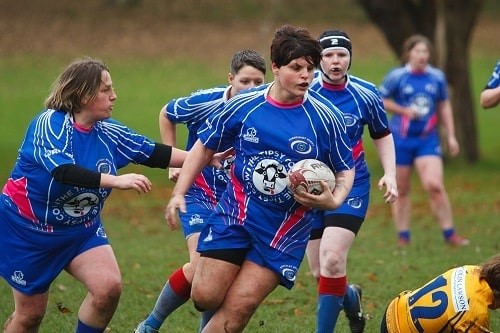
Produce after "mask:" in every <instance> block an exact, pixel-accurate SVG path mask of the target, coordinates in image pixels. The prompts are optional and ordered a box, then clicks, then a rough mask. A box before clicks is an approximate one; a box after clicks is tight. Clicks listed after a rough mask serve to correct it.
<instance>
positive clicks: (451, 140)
mask: <svg viewBox="0 0 500 333" xmlns="http://www.w3.org/2000/svg"><path fill="white" fill-rule="evenodd" d="M448 151H449V153H450V156H451V157H455V156H457V155H458V153H459V152H460V146H459V145H458V141H457V138H455V137H454V136H450V137H448Z"/></svg>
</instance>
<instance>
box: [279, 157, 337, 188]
mask: <svg viewBox="0 0 500 333" xmlns="http://www.w3.org/2000/svg"><path fill="white" fill-rule="evenodd" d="M321 181H325V182H327V184H328V187H329V188H330V191H333V189H334V188H335V174H334V173H333V171H332V170H331V169H330V168H329V167H328V165H326V164H325V163H323V162H322V161H319V160H316V159H305V160H300V161H298V162H297V163H295V164H294V165H293V167H292V168H291V169H290V171H289V172H288V188H289V189H290V190H291V191H292V192H300V191H307V192H309V193H312V194H321V192H323V188H322V186H321V183H320V182H321Z"/></svg>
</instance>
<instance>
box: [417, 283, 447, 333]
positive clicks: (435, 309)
mask: <svg viewBox="0 0 500 333" xmlns="http://www.w3.org/2000/svg"><path fill="white" fill-rule="evenodd" d="M446 284H447V281H446V279H445V278H444V277H443V276H439V277H437V278H435V279H434V280H432V281H431V282H429V283H428V284H427V285H426V286H424V287H423V288H422V289H420V290H418V291H417V292H416V293H415V294H414V295H412V296H411V297H410V298H409V300H408V304H409V306H410V308H411V310H410V315H411V318H412V321H413V324H414V325H415V327H416V328H417V330H418V331H419V332H421V333H422V332H424V329H423V328H422V325H420V322H419V321H418V320H419V319H420V318H422V319H436V318H439V317H440V316H442V315H443V313H445V311H446V309H447V308H448V296H447V295H446V292H444V291H442V290H436V289H439V288H442V287H444V286H446ZM427 294H430V295H431V299H432V302H433V303H436V302H437V304H436V305H435V306H415V307H413V308H412V305H413V304H415V303H418V300H419V299H420V298H422V297H423V296H425V295H427Z"/></svg>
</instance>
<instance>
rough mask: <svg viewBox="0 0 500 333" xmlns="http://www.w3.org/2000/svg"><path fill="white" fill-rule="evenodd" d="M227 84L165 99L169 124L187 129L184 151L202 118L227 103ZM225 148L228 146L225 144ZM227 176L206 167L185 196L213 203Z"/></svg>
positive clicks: (196, 137) (190, 146)
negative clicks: (180, 124)
mask: <svg viewBox="0 0 500 333" xmlns="http://www.w3.org/2000/svg"><path fill="white" fill-rule="evenodd" d="M230 88H231V87H230V86H227V87H222V86H221V87H215V88H211V89H203V90H198V91H196V92H194V93H193V94H191V95H190V96H187V97H181V98H176V99H173V100H171V101H170V102H168V104H167V106H166V108H165V109H166V112H165V114H164V115H166V116H167V117H168V120H170V121H171V122H172V123H174V124H177V123H183V124H186V126H187V128H188V137H187V142H186V150H189V149H191V148H192V147H193V144H194V143H195V142H196V140H197V139H198V134H197V131H198V129H199V127H200V126H201V125H202V124H203V123H204V122H205V120H206V119H207V118H208V117H209V116H210V115H211V114H212V113H214V112H215V111H217V110H219V109H222V107H223V106H224V103H226V102H227V95H228V91H229V89H230ZM228 148H229V147H228ZM227 182H228V176H227V175H226V172H225V171H224V170H218V169H216V168H214V167H211V166H207V167H205V168H204V169H203V170H202V172H201V173H200V174H199V175H198V176H197V177H196V179H195V181H194V183H193V185H191V187H190V188H189V190H188V191H187V193H186V198H192V199H196V200H201V201H202V202H204V203H208V204H209V206H213V205H215V204H216V203H217V201H218V200H219V198H220V196H221V194H222V192H223V191H224V190H225V189H226V186H227Z"/></svg>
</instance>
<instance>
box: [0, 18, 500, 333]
mask: <svg viewBox="0 0 500 333" xmlns="http://www.w3.org/2000/svg"><path fill="white" fill-rule="evenodd" d="M76 21H78V22H76V23H78V24H80V23H81V22H80V21H79V20H76ZM478 30H480V29H478ZM348 31H350V30H348ZM377 38H378V37H377ZM488 38H493V37H491V36H490V35H488ZM479 40H482V41H484V40H490V39H487V38H483V39H481V38H479ZM0 41H1V39H0ZM490 44H492V45H498V43H496V44H495V43H491V42H490ZM264 45H265V46H264V47H262V48H261V49H264V50H266V48H265V47H266V45H267V42H265V43H264ZM358 45H359V44H358ZM490 48H491V47H490ZM484 49H485V46H484V45H481V47H477V48H475V49H474V50H475V51H477V52H474V53H473V54H472V67H471V75H472V83H473V90H474V96H475V97H476V100H478V96H479V92H480V91H481V89H482V88H483V86H484V84H485V82H486V79H487V78H488V77H489V76H490V74H491V70H492V68H493V64H494V63H495V61H496V59H497V57H498V54H493V53H492V52H484V51H481V50H484ZM355 50H356V49H355ZM225 51H226V50H224V52H225ZM74 54H75V52H73V51H72V50H70V51H69V52H68V53H66V54H63V55H61V56H53V55H46V54H43V55H40V54H31V55H30V54H29V53H25V54H22V55H20V54H13V55H9V54H4V53H2V51H0V73H1V74H0V75H1V79H0V124H1V125H0V126H1V131H0V151H1V153H2V159H1V160H0V179H1V180H3V181H4V180H5V179H6V178H7V177H8V175H9V172H10V169H11V167H12V165H13V163H14V161H15V158H16V152H17V149H18V147H19V145H20V142H21V140H22V137H23V134H24V131H25V129H26V126H27V123H28V122H29V120H30V119H31V118H32V117H33V115H34V114H35V113H36V112H38V111H39V110H41V108H42V105H43V100H44V98H45V97H46V95H47V94H48V91H49V89H50V85H51V83H52V81H53V80H54V79H55V77H56V75H57V74H58V73H59V72H60V71H61V70H62V69H63V67H64V66H65V65H66V64H67V63H68V62H69V61H70V60H71V59H72V58H73V56H74ZM78 54H81V52H80V53H78ZM95 54H98V55H100V53H99V52H95ZM381 54H382V55H383V54H386V53H384V52H382V53H381ZM210 55H211V56H212V53H210ZM265 55H266V58H267V51H266V53H265ZM102 56H103V59H104V60H105V61H106V62H107V64H108V65H109V66H110V68H111V73H112V78H113V81H114V86H115V89H116V91H117V94H118V101H117V103H116V106H115V111H114V114H113V117H114V118H116V119H118V120H120V121H123V122H124V123H126V124H127V125H129V126H130V127H132V128H134V129H135V130H137V131H138V132H141V133H144V134H146V135H148V136H150V137H152V138H154V139H159V132H158V125H157V119H158V112H159V110H160V108H161V107H162V106H163V104H164V103H165V102H166V101H168V100H169V99H171V98H173V97H176V96H180V95H185V94H188V93H190V92H191V91H193V90H195V89H198V88H205V87H211V86H213V85H216V84H222V83H225V80H226V72H227V64H226V62H227V60H226V58H227V57H228V55H227V54H224V55H223V56H219V57H218V58H210V59H205V60H203V59H202V60H193V59H189V58H186V57H185V56H165V57H156V56H148V57H122V56H108V54H107V53H103V54H102ZM198 58H199V57H198ZM354 59H355V60H354V64H353V67H352V69H351V73H352V74H355V75H357V74H359V75H360V76H362V77H364V78H366V79H369V80H371V81H373V82H375V83H379V82H380V81H381V79H382V76H383V75H384V74H385V73H386V72H387V70H388V69H389V68H390V67H392V66H393V65H395V60H394V59H393V58H392V57H390V56H380V54H379V53H377V56H376V57H370V56H366V55H364V54H363V52H358V53H355V58H354ZM268 79H271V78H270V77H268ZM476 115H477V121H478V133H479V143H480V151H481V160H480V162H479V163H477V164H474V165H469V164H467V163H465V162H464V161H463V160H462V159H461V158H457V159H453V160H448V161H447V163H446V169H445V180H446V185H447V188H448V192H449V196H450V199H451V201H452V204H453V210H454V215H455V224H456V226H457V229H458V230H459V231H460V233H462V234H464V235H465V236H467V237H469V238H470V239H471V242H472V244H471V246H469V247H465V248H450V247H447V246H445V245H444V243H443V241H442V238H441V235H440V232H439V230H438V227H437V224H436V222H435V220H434V219H433V217H432V216H431V215H430V210H429V208H428V204H427V200H426V197H425V194H424V193H423V192H422V191H421V190H420V187H419V184H418V183H417V181H416V179H415V183H414V186H413V191H414V192H413V202H414V208H413V215H412V231H413V244H412V245H411V246H409V247H408V248H406V249H404V250H401V249H398V248H397V247H396V237H395V232H394V227H393V224H392V221H391V217H390V211H389V207H388V206H387V205H386V204H384V203H383V201H382V198H381V196H380V194H379V193H378V191H377V190H376V189H374V190H373V192H372V198H371V200H372V201H371V206H370V209H369V214H368V217H367V220H366V222H365V224H364V226H363V228H362V229H361V231H360V233H359V236H358V238H357V240H356V242H355V244H354V246H353V248H352V250H351V252H350V256H349V264H348V270H349V279H350V281H352V282H356V283H358V284H360V285H361V286H362V287H363V291H364V300H363V303H364V306H365V311H366V312H367V313H368V315H369V317H370V320H368V322H367V328H366V332H367V333H372V332H378V327H379V323H380V319H381V317H382V315H383V311H384V309H385V307H386V306H387V304H388V302H389V301H390V299H392V298H393V297H394V296H395V295H397V293H399V292H400V291H401V290H404V289H412V288H414V287H417V286H420V285H421V284H423V283H425V282H427V281H428V280H429V279H431V278H432V277H434V276H435V275H436V274H439V273H441V272H442V271H444V270H446V269H448V268H450V267H453V266H456V265H461V264H474V263H479V262H481V261H483V260H485V259H486V258H487V257H489V256H491V255H493V254H496V253H500V241H499V239H500V231H499V229H500V228H499V227H500V221H499V216H500V191H499V190H498V188H497V186H499V185H500V172H498V169H499V168H500V154H499V152H500V140H499V135H498V124H499V123H500V107H497V108H495V109H491V110H482V109H481V108H480V107H479V106H478V105H477V108H476ZM365 148H366V149H367V158H368V162H369V164H370V166H371V170H372V176H373V177H372V184H375V183H376V181H377V180H378V177H379V176H380V175H381V168H380V166H379V165H378V163H377V161H376V159H375V155H374V151H373V147H372V145H371V144H370V143H369V142H366V143H365ZM132 170H133V171H139V172H143V173H145V174H146V175H147V176H148V177H150V178H151V179H152V181H153V183H154V189H153V191H152V192H151V193H149V194H147V195H142V196H138V195H137V194H135V193H133V192H129V191H125V192H123V191H122V192H120V191H114V193H113V195H112V196H111V198H110V199H109V200H108V203H107V206H106V208H105V210H104V212H103V215H104V221H105V225H106V227H107V232H108V235H109V236H110V239H111V242H112V245H113V248H114V250H115V253H116V256H117V258H118V261H119V264H120V267H121V270H122V275H123V283H124V290H123V294H122V297H121V301H120V305H119V307H118V310H117V312H116V314H115V316H114V318H113V320H112V322H111V323H110V325H109V328H110V331H111V332H117V333H125V332H132V331H133V328H134V327H135V325H136V324H137V322H139V321H140V320H142V318H144V316H145V315H146V314H147V313H148V311H149V310H150V309H151V308H152V306H153V305H154V302H155V300H156V296H157V295H158V293H159V292H160V290H161V288H162V286H163V284H164V282H165V279H166V278H167V277H168V276H169V274H170V273H171V272H172V271H173V270H174V269H176V268H177V267H179V266H180V265H182V264H183V263H184V262H185V260H187V251H186V248H185V242H184V239H183V236H182V232H180V231H170V230H169V229H168V228H167V226H166V223H165V222H164V220H163V208H164V205H165V203H166V201H167V200H168V198H169V191H170V188H171V185H172V184H171V183H170V182H169V181H168V180H167V176H166V172H165V171H163V170H152V169H146V168H141V167H137V166H131V167H128V168H127V169H126V170H125V171H132ZM1 250H2V249H0V251H1ZM83 297H84V290H83V289H82V288H81V286H80V285H79V284H78V283H76V282H75V281H74V280H73V279H72V278H71V277H69V276H68V275H67V274H65V273H63V274H61V275H60V277H59V278H58V279H57V280H56V281H55V283H54V284H53V285H52V288H51V295H50V299H49V306H48V310H47V315H46V317H45V319H44V321H43V324H42V327H41V333H59V332H63V333H64V332H72V331H74V325H75V323H76V318H77V312H78V307H79V304H80V302H81V300H82V299H83ZM58 303H62V306H64V307H66V308H67V309H69V310H70V311H69V312H64V313H63V312H61V311H60V310H58V308H57V304H58ZM12 310H13V303H12V296H11V291H10V288H9V287H8V285H7V284H6V283H5V282H4V281H3V280H2V281H1V282H0V323H3V322H4V321H5V319H6V318H7V317H8V316H9V314H10V313H11V312H12ZM315 312H316V283H315V281H314V280H313V278H312V276H311V275H310V273H309V272H308V270H307V264H306V263H304V265H303V266H302V268H301V270H300V271H299V276H298V279H297V283H296V286H295V287H294V288H293V289H292V290H291V291H287V290H285V289H284V288H278V289H277V290H275V291H274V292H273V293H272V294H271V295H270V296H269V297H268V298H267V299H266V301H265V302H264V304H263V305H262V306H261V307H260V308H259V309H258V311H257V313H256V314H255V315H254V317H253V318H252V320H251V322H250V323H249V326H248V328H247V330H246V331H247V332H269V333H275V332H297V333H309V332H314V327H315V319H316V318H315ZM491 319H492V330H493V331H496V332H498V331H500V313H499V311H497V312H491ZM198 323H199V316H198V313H197V312H196V310H195V309H194V308H193V306H192V305H191V303H187V304H186V305H185V306H183V307H182V308H180V309H179V310H178V311H177V312H176V313H175V314H174V315H172V316H171V317H170V318H169V319H168V321H167V322H166V324H165V325H164V328H162V330H161V332H173V333H184V332H195V331H196V330H197V327H198ZM346 325H347V321H346V319H345V317H344V316H341V317H340V319H339V325H338V330H337V331H338V332H348V328H347V326H346Z"/></svg>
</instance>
